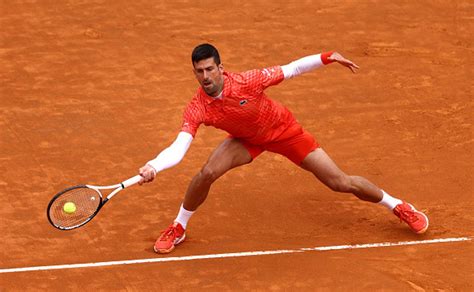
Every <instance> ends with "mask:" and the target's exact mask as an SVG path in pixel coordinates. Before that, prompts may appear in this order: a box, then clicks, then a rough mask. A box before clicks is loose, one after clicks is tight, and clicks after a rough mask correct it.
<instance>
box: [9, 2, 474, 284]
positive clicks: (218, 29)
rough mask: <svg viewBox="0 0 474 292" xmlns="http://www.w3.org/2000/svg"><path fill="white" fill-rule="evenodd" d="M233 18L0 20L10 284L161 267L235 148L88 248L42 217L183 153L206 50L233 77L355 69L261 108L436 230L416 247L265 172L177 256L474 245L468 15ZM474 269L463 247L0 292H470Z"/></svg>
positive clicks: (288, 172)
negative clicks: (165, 233)
mask: <svg viewBox="0 0 474 292" xmlns="http://www.w3.org/2000/svg"><path fill="white" fill-rule="evenodd" d="M227 2H229V1H1V3H0V11H1V13H0V21H1V22H0V27H1V30H0V41H1V44H0V56H1V60H0V83H1V86H0V90H1V92H0V93H1V96H0V98H1V99H0V234H1V240H0V268H1V269H5V268H16V267H29V266H41V265H56V264H71V263H89V262H100V261H113V260H128V259H142V258H154V257H163V256H162V255H157V254H155V253H154V252H153V250H152V246H153V243H154V241H155V239H156V237H157V236H158V235H159V233H160V230H162V229H164V228H165V227H166V226H167V225H168V224H169V223H170V222H171V221H172V220H173V219H174V217H175V215H176V213H177V211H178V208H179V205H180V203H181V201H182V198H183V194H184V192H185V190H186V188H187V185H188V184H189V182H190V180H191V179H192V177H193V175H195V174H196V173H197V172H198V171H199V169H200V167H201V166H202V164H203V163H204V162H205V161H206V159H207V157H208V155H209V154H210V153H211V151H212V150H213V149H214V147H216V146H217V145H218V144H219V143H220V142H221V141H222V140H223V139H224V138H225V137H226V133H224V132H222V131H219V130H216V129H214V128H206V127H204V126H202V127H201V128H200V130H199V132H198V134H197V136H196V139H195V140H194V142H193V144H192V146H191V148H190V150H189V152H188V154H187V155H186V157H185V158H184V160H183V161H182V162H181V163H180V164H179V165H177V166H176V167H174V168H172V169H169V170H166V171H164V172H162V173H160V174H159V176H158V178H157V179H156V181H155V182H154V183H153V184H149V185H146V186H142V187H138V186H135V187H132V188H130V189H127V190H125V191H123V192H121V193H120V194H118V195H117V196H116V197H115V198H114V199H113V200H112V201H110V203H109V204H108V205H106V206H105V208H104V209H103V210H102V211H101V213H100V214H99V215H98V216H97V217H96V218H95V219H94V220H93V221H92V222H91V223H89V224H88V225H86V226H84V227H83V228H80V229H77V230H74V231H69V232H62V231H59V230H56V229H54V228H53V227H51V226H50V225H49V223H48V221H47V219H46V212H45V210H46V206H47V204H48V202H49V200H50V199H51V197H52V196H53V195H54V194H55V193H56V192H58V191H59V190H61V189H63V188H65V187H68V186H70V185H76V184H83V183H89V184H99V185H106V184H114V183H117V182H118V181H121V180H123V179H126V178H128V177H131V176H133V175H135V174H136V173H137V170H138V168H139V167H141V166H142V165H143V164H144V163H145V162H146V161H148V160H149V159H152V158H153V157H154V156H155V155H157V154H158V153H159V151H160V150H162V149H163V148H165V147H166V146H168V145H169V144H170V143H171V142H172V141H173V140H174V138H175V137H176V135H177V133H178V131H179V129H180V125H181V117H182V111H183V109H184V107H185V105H186V103H187V102H188V101H189V100H190V98H191V97H192V94H193V93H194V92H195V90H196V88H197V86H198V84H197V82H196V81H195V79H194V76H193V74H192V71H191V62H190V54H191V51H192V49H193V48H194V46H195V45H197V44H199V43H202V42H211V43H213V44H215V45H216V46H217V47H218V48H219V50H220V53H221V57H222V59H223V63H224V65H225V68H226V69H227V70H229V71H243V70H247V69H253V68H260V67H265V66H271V65H278V64H286V63H288V62H290V61H293V60H295V59H297V58H300V57H303V56H305V55H309V54H315V53H319V52H322V51H328V50H336V51H338V52H341V53H342V54H343V55H344V56H346V57H348V58H349V59H351V60H353V61H354V62H356V63H357V64H358V65H360V67H361V69H360V71H359V73H358V74H352V73H351V72H350V71H349V70H347V69H346V68H343V67H341V66H338V65H335V64H333V65H330V66H328V67H325V68H321V69H318V70H316V71H314V72H311V73H308V74H306V75H304V76H300V77H297V78H295V79H292V80H289V81H285V82H283V83H282V84H280V85H278V86H276V87H272V88H270V89H269V90H268V91H267V93H268V95H269V96H270V97H272V98H274V99H275V100H278V101H280V102H282V103H283V104H285V105H286V106H287V107H288V108H289V109H290V110H291V111H292V112H293V113H294V114H295V116H296V117H297V119H298V120H299V121H300V122H301V124H302V125H303V126H304V127H305V128H306V129H307V130H308V131H309V132H311V133H313V134H314V135H315V136H316V137H317V139H318V141H319V142H320V143H321V145H322V146H323V148H324V149H325V150H326V151H327V152H328V153H329V155H331V157H332V158H333V159H334V160H335V161H336V163H338V165H339V166H340V167H341V168H342V169H343V170H344V171H346V172H347V173H349V174H356V175H362V176H365V177H367V178H368V179H370V180H371V181H373V182H374V183H376V184H377V185H379V186H380V187H383V188H384V189H385V190H387V191H388V192H389V193H391V194H393V195H394V196H397V197H400V198H402V199H405V200H407V201H409V202H411V203H412V204H414V205H415V206H416V207H417V208H419V209H420V210H423V211H424V212H426V214H427V215H428V216H429V218H430V220H431V226H430V229H429V230H428V232H427V233H425V234H423V235H421V236H419V235H415V234H412V233H411V232H410V230H409V229H408V228H407V227H406V226H405V225H404V224H400V223H399V221H398V219H397V218H396V217H395V216H393V215H391V214H390V212H389V211H387V210H386V209H385V208H383V207H382V206H379V205H372V204H370V203H366V202H361V201H359V200H357V199H356V198H355V197H353V196H351V195H347V194H337V193H333V192H332V191H330V190H329V189H327V188H326V187H325V186H324V185H322V184H321V183H319V182H318V181H316V180H315V179H314V178H313V176H312V175H311V174H309V173H307V172H305V171H303V170H301V169H299V168H298V167H296V166H295V165H293V164H292V163H291V162H289V161H287V160H286V159H285V158H284V157H280V156H277V155H275V154H272V153H264V154H263V155H262V156H260V157H258V158H257V159H256V160H255V161H254V162H253V163H251V164H250V165H246V166H244V167H241V168H238V169H234V170H232V171H230V172H229V173H227V174H226V175H225V176H224V177H222V178H221V179H219V180H218V181H217V182H216V183H215V184H214V185H213V187H212V189H211V193H210V195H209V197H208V199H207V201H206V202H205V204H204V205H203V206H202V207H201V208H200V209H199V211H198V212H197V213H196V214H195V215H194V217H193V218H192V219H191V221H190V223H189V226H188V238H187V240H186V241H185V242H184V243H183V244H182V245H181V246H179V248H177V249H176V250H175V251H174V252H173V253H172V254H170V255H167V256H184V255H199V254H215V253H226V252H241V251H257V250H278V249H292V248H301V247H314V246H328V245H341V244H357V243H371V242H398V241H407V240H423V239H435V238H448V237H464V236H468V237H469V236H472V235H473V228H474V212H473V211H472V210H473V209H474V204H473V200H474V199H473V172H474V169H473V161H474V159H473V154H472V150H473V137H472V134H473V133H472V120H473V110H472V109H473V104H472V96H473V83H472V78H473V74H472V67H473V65H474V62H473V59H472V58H473V40H472V31H474V25H473V23H474V18H473V15H474V6H473V4H472V1H463V0H460V1H447V0H446V1H395V4H394V3H392V1H290V2H289V3H288V2H287V1H245V3H244V1H230V2H229V3H227ZM250 2H252V4H250ZM419 2H424V3H419ZM224 3H225V4H224ZM165 257H166V255H165ZM473 258H474V249H473V243H472V241H471V242H469V241H466V242H460V243H443V244H433V245H415V246H401V247H390V248H373V249H363V250H341V251H327V252H306V253H301V254H288V255H272V256H259V257H251V258H229V259H214V260H201V261H188V262H167V263H154V264H141V265H129V266H125V265H120V266H112V267H101V268H82V269H70V270H53V271H37V272H19V273H8V274H0V290H2V291H3V290H5V291H9V290H21V291H24V290H37V289H43V290H49V291H51V290H60V289H73V290H79V289H80V290H83V291H92V290H94V289H115V290H127V291H135V290H170V289H185V290H195V289H208V290H222V289H224V290H253V289H255V290H275V291H278V290H323V291H324V290H325V291H333V290H342V291H344V290H346V291H347V290H360V291H368V290H397V291H398V290H414V291H423V290H428V291H433V290H437V289H441V290H448V291H449V290H456V291H470V290H471V291H472V290H473V289H474V287H473V283H474V279H473V275H474V268H473V265H472V260H473Z"/></svg>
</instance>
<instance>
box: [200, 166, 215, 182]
mask: <svg viewBox="0 0 474 292" xmlns="http://www.w3.org/2000/svg"><path fill="white" fill-rule="evenodd" d="M199 177H200V178H201V180H203V181H204V182H207V183H213V182H214V181H215V180H216V179H218V178H219V175H218V173H217V172H216V171H215V170H214V169H213V168H212V167H210V166H208V165H206V166H204V167H203V168H202V169H201V171H200V173H199Z"/></svg>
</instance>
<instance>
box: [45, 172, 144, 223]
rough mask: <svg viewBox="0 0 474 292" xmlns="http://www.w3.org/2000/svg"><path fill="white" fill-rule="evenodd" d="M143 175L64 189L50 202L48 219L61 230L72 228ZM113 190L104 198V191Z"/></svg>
mask: <svg viewBox="0 0 474 292" xmlns="http://www.w3.org/2000/svg"><path fill="white" fill-rule="evenodd" d="M141 178H142V177H141V176H140V175H136V176H134V177H132V178H129V179H127V180H126V181H123V182H121V183H119V184H116V185H110V186H92V185H78V186H74V187H70V188H67V189H64V190H62V191H61V192H59V193H57V194H56V195H55V196H54V197H53V198H52V199H51V201H50V202H49V204H48V209H47V211H46V213H47V215H48V220H49V222H50V223H51V225H53V226H54V227H56V228H58V229H60V230H71V229H75V228H78V227H81V226H83V225H85V224H86V223H87V222H89V221H91V219H92V218H94V217H95V216H96V215H97V213H99V211H100V209H101V208H102V207H103V206H104V205H105V203H107V202H108V201H109V200H110V199H112V197H113V196H115V195H116V194H117V193H118V192H120V191H121V190H123V189H125V188H128V187H130V186H132V185H134V184H136V183H138V182H139V181H140V179H141ZM112 189H113V191H112V192H111V193H110V194H109V195H108V196H107V197H105V198H103V194H102V191H104V190H112Z"/></svg>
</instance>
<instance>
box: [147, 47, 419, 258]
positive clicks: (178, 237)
mask: <svg viewBox="0 0 474 292" xmlns="http://www.w3.org/2000/svg"><path fill="white" fill-rule="evenodd" d="M191 59H192V64H193V67H194V70H193V71H194V75H195V77H196V79H197V81H198V82H199V84H200V87H199V88H198V90H197V92H196V94H195V95H194V97H193V98H192V100H191V102H189V104H188V105H187V107H186V109H185V111H184V119H183V124H182V127H181V131H180V132H179V134H178V136H177V138H176V140H175V141H174V142H173V143H172V144H171V146H169V147H168V148H166V149H164V150H163V151H162V152H161V153H159V155H158V156H157V157H156V158H155V159H153V160H151V161H149V162H147V163H146V165H145V166H143V167H141V168H140V170H139V173H140V175H141V176H142V177H143V178H142V180H141V181H140V184H143V183H148V182H151V181H153V179H154V178H155V176H156V174H157V173H159V172H160V171H163V170H164V169H167V168H170V167H172V166H174V165H176V164H178V163H179V162H180V161H181V160H182V158H183V157H184V155H185V154H186V152H187V151H188V148H189V146H190V145H191V142H192V140H193V138H194V136H195V135H196V132H197V130H198V128H199V126H200V125H201V124H204V125H206V126H213V127H215V128H218V129H222V130H224V131H226V132H228V133H229V136H228V137H227V138H226V139H225V140H224V141H223V142H222V143H221V144H220V145H219V146H218V147H217V148H216V149H215V150H214V151H213V152H212V154H211V155H210V157H209V159H208V160H207V162H206V163H205V164H204V166H203V167H202V168H201V170H200V171H199V172H198V174H197V175H196V176H195V177H194V178H193V179H192V181H191V183H190V185H189V187H188V189H187V191H186V195H185V197H184V201H183V203H182V205H181V207H180V210H179V212H178V215H177V217H176V219H175V220H174V222H173V223H172V224H171V225H170V226H169V227H168V228H167V229H166V230H164V231H163V232H162V233H161V234H160V236H159V237H158V239H157V241H156V243H155V245H154V250H155V251H156V252H157V253H169V252H171V251H172V250H173V249H174V248H175V246H176V245H178V244H179V243H181V242H183V241H184V239H185V237H186V235H185V230H186V228H187V224H188V221H189V219H190V218H191V216H192V215H193V213H194V212H195V211H196V209H197V208H198V207H199V206H200V205H201V204H202V203H203V202H204V201H205V200H206V197H207V195H208V193H209V189H210V187H211V185H212V183H213V182H214V181H216V180H217V179H218V178H219V177H221V176H222V175H223V174H224V173H226V172H227V171H228V170H230V169H232V168H234V167H237V166H241V165H244V164H248V163H250V162H252V160H253V159H255V158H256V157H257V156H258V155H260V154H261V153H262V152H264V151H270V152H274V153H278V154H280V155H283V156H286V157H287V158H288V159H289V160H291V161H292V162H293V163H295V164H296V165H298V166H299V167H301V168H302V169H304V170H307V171H309V172H312V173H313V174H314V176H315V177H316V178H318V179H319V180H320V181H321V182H322V183H324V184H325V185H326V186H328V187H329V188H330V189H331V190H333V191H336V192H342V193H352V194H354V195H355V196H356V197H358V198H359V199H361V200H364V201H369V202H373V203H378V204H381V205H383V206H385V207H387V208H388V209H389V210H390V211H392V212H393V213H394V214H395V215H396V216H398V217H399V218H400V220H401V221H404V222H406V223H407V224H408V226H409V227H410V228H411V229H412V230H413V231H414V232H415V233H423V232H425V231H426V230H427V228H428V217H427V216H426V215H425V214H423V213H422V212H420V211H418V210H416V209H415V208H414V207H413V205H411V204H409V203H407V202H404V201H402V200H400V199H398V198H395V197H393V196H391V195H389V194H388V193H386V192H385V191H384V190H382V189H380V188H379V187H377V186H376V185H374V184H373V183H371V182H370V181H368V180H367V179H365V178H363V177H361V176H352V175H347V174H346V173H344V172H343V171H341V170H340V169H339V168H338V167H337V165H336V164H335V163H334V162H333V161H332V160H331V158H330V157H329V156H328V154H326V152H325V151H324V150H323V149H322V148H321V147H320V145H319V144H318V142H317V141H316V140H315V138H314V137H313V136H312V135H311V134H310V133H308V132H307V131H305V130H304V129H303V128H302V127H301V125H300V124H299V123H298V122H297V121H296V120H295V118H294V117H293V115H292V113H291V112H290V111H289V110H288V109H287V108H286V107H284V106H282V105H281V104H279V103H278V102H276V101H274V100H271V99H270V98H268V96H267V95H266V94H265V93H264V91H265V89H266V88H267V87H269V86H273V85H277V84H279V83H280V82H282V81H283V80H285V79H290V78H292V77H295V76H298V75H300V74H303V73H305V72H308V71H311V70H313V69H316V68H319V67H322V66H324V65H328V64H330V63H333V62H334V63H339V64H340V65H342V66H345V67H347V68H349V69H350V70H351V71H352V72H354V73H355V72H356V70H357V69H358V68H359V67H358V66H357V65H356V64H354V63H353V62H352V61H350V60H348V59H346V58H344V57H343V56H342V55H341V54H339V53H337V52H326V53H322V54H316V55H311V56H307V57H304V58H302V59H299V60H296V61H294V62H291V63H289V64H287V65H284V66H273V67H268V68H264V69H261V70H250V71H246V72H243V73H231V72H227V71H225V70H224V67H223V65H222V63H221V60H220V56H219V53H218V51H217V49H216V48H215V47H214V46H212V45H210V44H201V45H199V46H197V47H196V48H195V49H194V50H193V52H192V57H191Z"/></svg>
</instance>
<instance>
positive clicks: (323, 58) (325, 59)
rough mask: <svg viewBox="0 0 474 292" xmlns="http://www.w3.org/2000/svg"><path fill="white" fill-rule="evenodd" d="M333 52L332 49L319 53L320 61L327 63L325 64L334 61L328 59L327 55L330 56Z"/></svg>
mask: <svg viewBox="0 0 474 292" xmlns="http://www.w3.org/2000/svg"><path fill="white" fill-rule="evenodd" d="M333 53H334V51H331V52H325V53H322V54H321V61H322V62H323V64H324V65H327V64H330V63H332V62H334V61H332V60H328V57H330V56H331V55H332V54H333Z"/></svg>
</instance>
